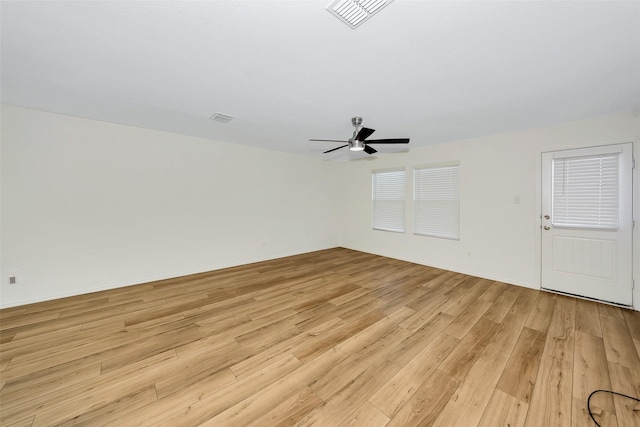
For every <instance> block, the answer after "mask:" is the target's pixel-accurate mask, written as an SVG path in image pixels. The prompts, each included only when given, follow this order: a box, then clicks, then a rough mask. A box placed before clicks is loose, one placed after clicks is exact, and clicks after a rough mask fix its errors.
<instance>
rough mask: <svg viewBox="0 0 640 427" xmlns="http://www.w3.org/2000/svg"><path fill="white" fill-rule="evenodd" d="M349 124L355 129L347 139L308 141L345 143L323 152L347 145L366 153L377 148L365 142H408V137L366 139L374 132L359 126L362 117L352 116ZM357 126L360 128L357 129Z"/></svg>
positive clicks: (353, 149) (352, 149)
mask: <svg viewBox="0 0 640 427" xmlns="http://www.w3.org/2000/svg"><path fill="white" fill-rule="evenodd" d="M351 124H352V125H353V127H354V128H355V129H354V130H353V136H352V137H351V138H349V139H348V140H347V141H343V140H339V139H310V140H309V141H322V142H346V144H345V145H341V146H340V147H336V148H332V149H331V150H327V151H325V152H324V153H323V154H327V153H331V152H332V151H336V150H339V149H341V148H345V147H349V150H350V151H364V152H365V153H367V154H373V153H377V152H378V150H376V149H375V148H372V147H369V145H367V144H408V143H409V138H391V139H371V140H367V138H368V137H370V136H371V134H373V133H374V132H375V129H369V128H365V127H363V128H360V125H361V124H362V117H353V118H352V119H351ZM358 128H360V129H359V130H358Z"/></svg>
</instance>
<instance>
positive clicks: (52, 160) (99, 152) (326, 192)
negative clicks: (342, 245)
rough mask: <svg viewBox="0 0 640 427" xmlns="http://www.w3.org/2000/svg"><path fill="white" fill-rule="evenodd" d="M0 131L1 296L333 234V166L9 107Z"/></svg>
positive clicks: (298, 244)
mask: <svg viewBox="0 0 640 427" xmlns="http://www.w3.org/2000/svg"><path fill="white" fill-rule="evenodd" d="M1 139H2V145H1V149H2V151H1V153H2V159H1V167H2V170H1V172H2V174H1V175H2V181H1V183H2V197H1V200H2V203H1V208H2V213H1V217H0V218H1V221H2V222H1V229H2V234H1V239H2V240H1V254H2V262H1V265H0V278H1V279H2V282H1V284H0V306H1V307H9V306H14V305H20V304H24V303H29V302H35V301H42V300H47V299H52V298H56V297H61V296H69V295H76V294H80V293H86V292H91V291H95V290H102V289H108V288H114V287H118V286H124V285H129V284H135V283H141V282H145V281H150V280H155V279H160V278H167V277H175V276H179V275H183V274H188V273H194V272H201V271H208V270H213V269H217V268H222V267H226V266H232V265H238V264H244V263H250V262H255V261H260V260H265V259H272V258H277V257H282V256H287V255H292V254H298V253H303V252H309V251H314V250H319V249H325V248H329V247H335V246H338V245H339V233H337V232H334V230H336V229H337V227H338V226H339V225H338V224H339V222H338V217H337V216H336V213H337V212H336V211H337V204H336V203H335V197H336V191H337V188H338V186H337V184H338V183H337V181H336V180H335V178H333V177H335V176H336V170H337V168H338V167H339V166H338V165H336V164H334V163H330V162H322V161H319V160H317V159H312V158H308V157H303V156H296V155H288V154H283V153H277V152H273V151H268V150H261V149H256V148H250V147H246V146H240V145H235V144H227V143H222V142H216V141H212V140H206V139H200V138H194V137H186V136H181V135H176V134H170V133H166V132H158V131H152V130H147V129H140V128H134V127H129V126H121V125H115V124H111V123H104V122H98V121H92V120H86V119H80V118H76V117H69V116H63V115H57V114H50V113H46V112H41V111H35V110H29V109H24V108H19V107H15V106H8V105H3V106H2V133H1ZM12 272H17V274H18V283H17V284H15V285H9V284H8V276H9V274H10V273H12Z"/></svg>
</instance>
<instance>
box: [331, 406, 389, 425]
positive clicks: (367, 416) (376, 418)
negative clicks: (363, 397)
mask: <svg viewBox="0 0 640 427" xmlns="http://www.w3.org/2000/svg"><path fill="white" fill-rule="evenodd" d="M388 422H389V418H388V417H387V416H386V415H385V414H383V413H382V412H380V410H378V408H376V407H375V406H373V405H372V404H371V403H369V402H365V403H364V404H363V405H362V406H361V407H360V409H358V410H357V411H356V413H355V414H353V415H352V416H351V417H350V418H348V419H347V420H346V421H344V422H342V423H341V424H340V427H384V426H386V425H387V423H388Z"/></svg>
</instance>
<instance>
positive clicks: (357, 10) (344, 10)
mask: <svg viewBox="0 0 640 427" xmlns="http://www.w3.org/2000/svg"><path fill="white" fill-rule="evenodd" d="M391 2H393V0H336V1H334V2H333V3H331V4H330V5H329V6H327V10H328V11H329V12H331V13H332V14H333V15H335V16H336V17H338V19H340V20H341V21H342V22H344V23H345V24H347V25H348V26H349V27H351V28H352V29H355V28H357V27H358V26H360V25H362V24H363V23H364V22H365V21H366V20H367V19H369V18H371V17H372V16H373V15H374V14H376V13H378V12H380V11H381V10H382V9H383V8H384V7H385V6H387V5H389V3H391Z"/></svg>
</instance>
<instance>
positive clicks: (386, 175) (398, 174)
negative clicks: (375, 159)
mask: <svg viewBox="0 0 640 427" xmlns="http://www.w3.org/2000/svg"><path fill="white" fill-rule="evenodd" d="M405 177H406V172H405V171H404V169H400V170H398V169H396V170H387V171H379V172H372V173H371V205H372V228H373V229H375V230H384V231H395V232H398V233H404V228H405V225H404V217H405V214H404V212H405V207H404V205H405V197H404V195H405V181H406V178H405Z"/></svg>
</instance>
